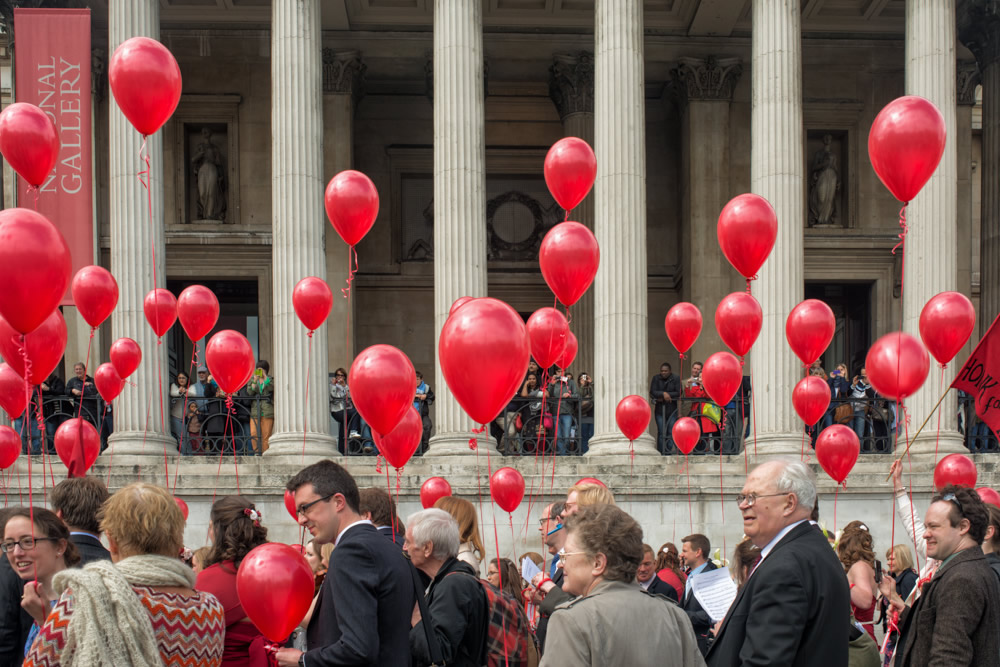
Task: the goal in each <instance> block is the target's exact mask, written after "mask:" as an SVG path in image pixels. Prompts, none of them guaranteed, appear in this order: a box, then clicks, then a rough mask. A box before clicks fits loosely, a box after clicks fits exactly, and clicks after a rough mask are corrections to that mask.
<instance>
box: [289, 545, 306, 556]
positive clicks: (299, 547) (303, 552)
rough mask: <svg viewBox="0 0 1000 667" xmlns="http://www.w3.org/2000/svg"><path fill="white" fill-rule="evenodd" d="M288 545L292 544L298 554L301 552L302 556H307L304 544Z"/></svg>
mask: <svg viewBox="0 0 1000 667" xmlns="http://www.w3.org/2000/svg"><path fill="white" fill-rule="evenodd" d="M288 546H290V547H291V548H292V550H294V551H295V553H297V554H299V555H301V556H305V555H306V548H305V547H304V546H302V545H301V544H289V545H288Z"/></svg>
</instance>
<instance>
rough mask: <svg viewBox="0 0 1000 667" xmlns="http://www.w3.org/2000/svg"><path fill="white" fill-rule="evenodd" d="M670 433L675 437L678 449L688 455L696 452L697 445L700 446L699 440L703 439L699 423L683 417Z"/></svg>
mask: <svg viewBox="0 0 1000 667" xmlns="http://www.w3.org/2000/svg"><path fill="white" fill-rule="evenodd" d="M670 433H671V435H673V437H674V444H675V445H677V449H679V450H681V451H682V452H684V454H685V455H687V454H690V453H691V452H692V451H694V447H695V445H697V444H698V438H700V437H701V427H700V426H698V422H696V421H695V420H693V419H691V418H690V417H681V418H680V419H678V420H677V421H675V422H674V427H673V429H671V431H670Z"/></svg>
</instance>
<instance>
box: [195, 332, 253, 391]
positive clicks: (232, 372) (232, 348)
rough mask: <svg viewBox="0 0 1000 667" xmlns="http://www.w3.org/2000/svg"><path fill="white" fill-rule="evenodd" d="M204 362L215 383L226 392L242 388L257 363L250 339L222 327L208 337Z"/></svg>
mask: <svg viewBox="0 0 1000 667" xmlns="http://www.w3.org/2000/svg"><path fill="white" fill-rule="evenodd" d="M205 362H206V363H207V364H208V370H209V372H210V373H211V374H212V379H213V380H215V384H217V385H219V389H221V390H222V391H224V392H226V393H227V394H235V393H236V392H238V391H239V390H240V389H242V388H243V387H244V386H245V385H246V383H247V382H249V381H250V376H251V375H253V369H254V367H255V366H256V365H257V364H256V363H255V362H254V358H253V347H251V346H250V341H248V340H247V339H246V337H245V336H244V335H243V334H241V333H239V332H238V331H233V330H232V329H223V330H222V331H220V332H218V333H216V334H215V335H214V336H212V337H211V338H210V339H209V341H208V346H207V347H206V348H205Z"/></svg>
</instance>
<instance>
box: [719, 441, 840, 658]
mask: <svg viewBox="0 0 1000 667" xmlns="http://www.w3.org/2000/svg"><path fill="white" fill-rule="evenodd" d="M737 499H738V501H739V507H740V511H741V512H742V514H743V532H744V533H746V535H747V537H749V538H750V540H751V541H752V542H753V543H754V544H755V545H756V546H758V547H760V548H761V559H760V560H759V561H758V562H757V565H756V566H755V567H754V569H753V570H752V571H751V572H750V574H749V576H748V577H747V580H746V583H745V584H744V585H743V588H741V589H740V592H739V593H738V594H737V596H736V600H734V601H733V604H732V605H731V606H730V607H729V612H728V613H727V614H726V618H725V620H724V621H723V622H722V627H721V628H720V629H719V633H718V635H717V636H716V639H715V642H714V643H713V644H712V646H711V647H710V648H709V650H708V655H707V656H706V662H707V663H708V665H709V667H729V666H733V667H736V666H738V665H750V664H753V665H789V666H799V667H812V666H814V665H823V666H824V667H846V665H847V642H848V631H849V629H850V624H849V623H848V622H847V620H846V619H848V618H849V617H850V613H851V604H850V591H849V589H848V586H847V577H846V576H845V575H844V568H843V566H842V565H841V564H840V561H838V560H837V556H836V555H835V554H834V552H833V550H832V549H831V548H830V545H829V544H828V543H827V541H826V540H825V539H824V538H823V535H822V534H820V532H819V531H818V530H816V529H815V528H813V526H812V524H810V523H809V515H810V513H811V512H812V509H813V506H814V504H815V502H816V482H815V478H814V477H813V474H812V471H811V470H810V469H809V468H808V466H806V465H805V464H804V463H802V462H801V461H798V460H795V459H778V460H774V461H768V462H767V463H764V464H761V465H760V466H758V467H757V468H755V469H754V470H753V471H752V472H751V473H750V475H748V476H747V480H746V483H745V484H744V485H743V490H742V491H741V492H740V494H739V496H737Z"/></svg>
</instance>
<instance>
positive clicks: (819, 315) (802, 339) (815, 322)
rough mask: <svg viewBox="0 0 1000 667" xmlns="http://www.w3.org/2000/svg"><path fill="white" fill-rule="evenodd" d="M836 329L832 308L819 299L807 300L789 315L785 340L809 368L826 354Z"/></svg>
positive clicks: (786, 321) (786, 322)
mask: <svg viewBox="0 0 1000 667" xmlns="http://www.w3.org/2000/svg"><path fill="white" fill-rule="evenodd" d="M836 328H837V320H836V318H835V317H834V316H833V311H832V310H830V306H828V305H826V304H825V303H824V302H822V301H820V300H819V299H806V300H805V301H803V302H802V303H800V304H799V305H797V306H795V307H794V308H792V312H790V313H788V319H787V320H785V338H786V339H788V345H789V346H790V347H791V348H792V352H794V353H795V355H796V356H797V357H798V358H799V359H801V360H802V363H803V364H805V365H806V366H808V365H810V364H811V363H812V362H814V361H816V360H817V359H819V358H820V357H821V356H822V355H823V353H824V352H826V348H827V347H829V345H830V341H831V340H833V333H834V330H835V329H836Z"/></svg>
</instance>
